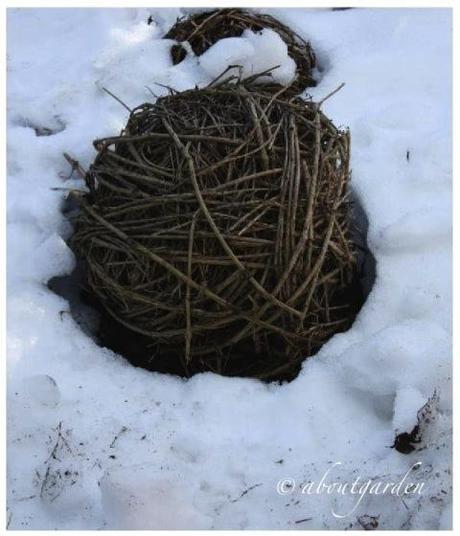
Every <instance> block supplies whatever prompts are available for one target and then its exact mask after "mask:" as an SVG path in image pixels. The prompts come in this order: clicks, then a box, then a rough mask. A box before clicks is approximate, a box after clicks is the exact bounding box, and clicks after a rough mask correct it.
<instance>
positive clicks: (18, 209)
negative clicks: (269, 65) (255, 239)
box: [8, 9, 452, 529]
mask: <svg viewBox="0 0 460 536" xmlns="http://www.w3.org/2000/svg"><path fill="white" fill-rule="evenodd" d="M150 14H152V16H153V18H154V21H155V22H154V23H153V24H151V25H147V24H146V21H147V18H148V16H149V15H150ZM179 14H180V12H179V10H175V9H169V10H156V11H147V10H143V9H140V10H136V9H115V10H100V9H91V10H89V9H88V10H85V9H77V10H75V9H65V10H64V9H63V10H51V9H46V10H35V9H23V10H21V9H11V10H9V16H8V112H9V114H8V132H9V136H8V143H9V157H8V165H9V169H8V253H9V255H8V382H9V388H8V404H9V410H8V417H9V423H8V427H9V428H8V431H9V446H8V470H9V479H8V522H9V527H10V528H14V529H24V528H28V529H46V528H48V529H53V528H61V529H90V528H91V529H99V528H144V529H147V528H158V529H159V528H214V529H221V528H223V529H250V528H270V529H274V528H280V529H283V528H299V529H307V528H308V529H312V528H316V529H323V528H339V529H343V528H349V527H353V528H361V527H362V525H363V523H366V522H369V521H372V517H376V518H377V520H378V523H379V528H392V529H396V528H401V527H402V528H413V529H414V528H421V529H436V528H448V527H449V526H450V523H451V513H452V509H451V506H450V503H451V497H450V476H449V467H450V416H451V413H450V412H451V386H450V373H451V364H450V359H451V268H450V266H451V168H450V161H451V132H450V115H451V108H450V103H451V93H450V87H451V73H450V64H451V29H450V28H451V27H450V12H449V11H447V10H433V9H430V10H426V11H424V10H382V9H379V10H362V9H353V10H349V11H338V12H332V11H329V10H317V11H314V10H313V11H312V10H272V14H274V15H275V16H278V17H279V18H280V19H281V20H282V21H283V22H285V23H287V24H289V25H291V27H292V28H293V29H294V30H296V31H297V32H298V33H300V34H302V35H303V36H304V37H306V38H307V39H311V41H312V44H313V46H314V48H315V50H316V51H317V53H318V57H319V62H320V65H321V66H322V71H320V72H318V79H319V84H318V86H317V87H316V88H315V89H314V90H313V91H312V94H313V96H314V97H317V98H321V97H323V96H325V95H327V94H328V93H329V92H330V91H331V90H333V89H334V88H335V87H337V86H338V85H339V83H341V82H346V86H345V88H344V89H343V90H341V91H340V92H339V93H338V94H337V95H336V96H334V98H331V99H330V100H328V101H327V102H326V103H325V105H324V110H325V112H326V113H327V114H328V115H329V116H330V117H332V118H333V120H334V121H335V123H336V124H338V125H346V126H349V127H350V129H351V132H352V168H353V185H354V188H355V190H356V192H357V193H358V195H359V196H360V198H361V200H362V203H363V205H364V207H365V209H366V211H367V214H368V217H369V220H370V228H369V243H370V247H371V249H372V252H373V253H374V255H375V257H376V259H377V279H376V283H375V286H374V288H373V290H372V293H371V295H370V296H369V299H368V300H367V303H366V304H365V306H364V308H363V309H362V311H361V313H360V314H359V316H358V318H357V320H356V322H355V324H354V325H353V327H352V329H350V330H349V331H348V332H347V333H344V334H341V335H336V336H335V337H333V338H332V339H331V340H330V342H329V343H328V344H327V345H325V346H324V347H323V349H322V350H321V351H320V352H319V354H318V355H317V356H316V357H315V358H313V359H310V360H308V361H307V362H306V363H305V364H304V367H303V370H302V372H301V374H300V375H299V377H298V378H297V379H296V380H294V381H293V382H292V383H290V384H288V385H283V386H279V385H275V384H273V385H265V384H262V383H259V382H257V381H254V380H249V379H235V378H233V379H230V378H224V377H219V376H216V375H214V374H211V373H206V374H199V375H197V376H194V377H193V378H192V379H190V380H188V381H185V380H182V379H180V378H177V377H172V376H167V375H162V374H155V373H150V372H146V371H144V370H141V369H135V368H133V367H132V366H131V365H130V364H129V363H127V362H126V361H125V360H124V359H122V358H121V357H119V356H117V355H114V354H113V353H112V352H110V351H109V350H107V349H103V348H100V347H98V346H97V345H96V344H95V343H94V342H93V341H92V340H91V338H89V337H88V336H87V335H86V334H85V333H84V332H83V331H82V330H81V329H80V327H79V326H78V324H77V323H76V322H75V321H74V320H73V318H72V317H71V315H70V314H68V310H69V304H68V303H67V302H66V301H65V300H64V299H62V298H60V297H58V296H57V295H55V294H53V293H52V292H51V291H50V290H48V289H47V287H46V282H47V281H48V280H49V279H50V278H51V277H54V276H57V275H62V274H69V273H70V272H71V271H72V269H73V267H74V257H73V255H72V253H71V251H70V250H69V249H68V247H67V246H66V244H65V240H66V239H67V238H68V237H69V235H70V232H71V229H70V228H69V224H68V223H67V222H66V221H65V218H64V217H63V215H62V214H61V212H60V209H61V204H62V200H63V196H64V192H63V191H60V190H53V188H62V187H79V188H81V187H82V181H81V180H78V179H77V178H72V179H70V180H69V181H67V182H65V181H64V180H63V179H62V175H66V174H68V172H69V168H68V165H67V164H66V163H65V161H64V160H63V158H62V153H63V152H64V151H67V152H70V153H71V154H72V156H73V157H74V158H77V159H78V160H79V162H80V163H81V164H82V165H83V166H84V167H87V166H89V164H90V163H91V161H92V159H93V158H94V150H93V148H92V144H91V142H92V140H93V139H95V138H97V137H101V136H107V135H111V134H113V133H116V132H118V131H119V130H120V129H121V127H122V126H123V124H124V123H125V121H126V118H127V113H126V110H124V109H123V108H122V107H121V106H120V105H119V104H118V103H117V102H116V101H114V100H113V99H112V98H110V97H109V96H108V95H107V94H106V93H104V92H103V91H102V89H101V88H102V87H103V86H104V87H106V88H108V89H109V90H110V91H112V92H113V93H115V94H116V95H117V96H119V97H120V98H122V99H123V100H124V101H125V102H126V103H127V104H128V105H129V106H135V105H137V104H140V103H141V102H144V101H145V100H148V99H151V98H152V95H151V93H150V91H149V90H148V89H147V87H148V88H150V89H151V91H153V92H154V93H155V94H157V95H161V94H164V93H165V92H166V91H167V90H166V89H165V88H164V87H162V86H159V85H156V84H155V83H160V84H164V85H169V86H173V87H175V88H176V89H178V90H184V89H188V88H192V87H194V86H195V85H196V84H198V85H202V84H205V83H207V82H209V81H210V80H211V79H212V77H213V76H214V75H215V74H216V72H217V70H218V69H217V67H216V65H217V64H218V63H219V58H218V57H216V56H218V52H219V50H220V48H219V46H216V47H213V49H211V50H210V51H209V52H208V53H207V58H208V59H207V60H206V55H205V57H204V58H202V60H201V62H199V61H198V60H197V58H194V57H189V58H188V59H187V60H185V61H184V62H183V63H181V64H180V65H178V66H175V67H173V66H172V64H171V61H170V57H169V46H170V42H168V41H165V40H161V39H160V37H161V35H162V34H163V32H164V31H165V30H166V29H167V28H168V27H169V26H170V25H171V24H172V23H173V22H174V21H175V18H176V16H178V15H179ZM332 30H333V31H332ZM245 39H246V45H247V44H248V43H249V44H251V46H252V47H254V48H255V49H256V54H259V53H260V50H259V49H257V43H256V42H255V41H256V40H257V39H261V37H260V36H259V37H257V38H256V37H252V39H253V42H250V40H249V41H248V39H247V37H245ZM278 44H279V43H278ZM246 45H242V46H241V42H240V44H239V46H240V48H244V46H246ZM247 48H248V47H247ZM267 50H268V51H269V50H270V49H269V48H268V49H265V54H266V53H267ZM234 51H235V54H236V55H238V54H237V52H238V51H236V49H234V48H233V45H229V46H228V49H227V47H226V52H229V53H233V52H234ZM240 52H241V50H239V52H238V53H240ZM246 52H248V50H246ZM261 53H262V54H264V52H261ZM212 55H214V56H213V57H211V60H212V61H210V60H209V57H210V56H212ZM252 57H255V55H254V53H252ZM240 59H241V58H240ZM268 60H269V58H268ZM268 60H267V58H266V57H263V58H262V60H261V61H262V63H264V62H265V63H264V65H265V64H266V62H267V61H268ZM232 61H233V59H232ZM207 62H208V63H207ZM200 63H201V64H200ZM222 63H225V60H224V59H222ZM211 64H212V65H211ZM210 65H211V67H210ZM34 125H38V126H41V127H46V128H49V129H51V130H56V133H55V134H54V135H50V136H40V137H37V136H36V133H35V130H34V128H33V126H34ZM62 126H64V129H63V130H62ZM59 130H60V131H59ZM435 389H436V390H437V392H438V394H439V395H440V402H439V410H438V411H436V412H435V418H434V419H431V421H430V423H429V424H428V425H427V427H426V428H427V429H426V430H425V433H424V438H423V441H422V443H421V444H418V445H416V446H417V450H415V451H414V452H412V453H411V454H409V455H404V454H400V453H398V452H397V451H396V450H395V449H392V448H389V447H390V446H391V445H392V444H393V441H394V437H395V434H397V433H400V432H404V431H407V432H408V433H409V432H410V431H411V429H412V428H413V426H414V425H415V424H416V423H417V410H418V409H419V408H420V407H421V406H422V405H423V404H424V403H425V402H426V400H427V399H428V398H429V397H430V396H431V395H432V394H433V391H434V390H435ZM417 461H420V462H422V465H421V467H420V468H419V469H418V470H417V471H413V472H412V473H411V480H412V481H414V480H415V481H417V482H422V481H423V482H424V483H425V487H424V489H423V493H421V494H420V495H411V496H406V497H403V498H401V497H398V496H395V495H390V494H386V495H380V496H376V495H369V494H367V495H365V496H364V497H363V499H362V501H361V502H360V504H359V506H358V508H356V509H355V510H354V511H352V512H351V513H350V514H349V515H345V514H346V513H347V512H349V511H350V510H352V507H353V505H354V504H355V503H356V502H357V498H356V497H352V496H350V495H344V496H340V495H338V494H337V493H331V494H327V493H325V492H323V493H312V494H309V495H305V494H301V493H300V491H299V485H300V484H301V483H304V484H305V483H308V482H309V481H315V482H316V483H318V482H319V481H320V479H321V477H322V476H323V475H324V473H325V472H326V471H327V470H328V469H330V473H329V476H327V478H326V481H327V482H329V483H330V482H335V481H340V482H353V481H354V480H355V479H356V477H357V476H360V478H361V480H362V481H366V480H367V479H369V478H374V479H376V478H380V477H382V478H383V477H385V478H384V480H385V479H386V480H392V481H399V480H400V479H401V478H402V476H403V475H404V474H405V473H406V472H407V471H408V469H409V468H410V467H411V466H412V465H413V464H414V463H415V462H417ZM337 462H341V465H339V464H338V463H337ZM286 478H290V479H294V480H295V485H294V488H293V489H292V492H291V493H289V490H290V488H287V489H288V493H286V494H284V495H283V494H280V493H278V492H277V483H278V481H279V480H280V479H286ZM283 489H284V490H285V489H286V488H283ZM332 510H334V511H335V512H336V514H341V515H344V517H335V516H334V515H333V514H332V512H331V511H332ZM366 516H367V517H366Z"/></svg>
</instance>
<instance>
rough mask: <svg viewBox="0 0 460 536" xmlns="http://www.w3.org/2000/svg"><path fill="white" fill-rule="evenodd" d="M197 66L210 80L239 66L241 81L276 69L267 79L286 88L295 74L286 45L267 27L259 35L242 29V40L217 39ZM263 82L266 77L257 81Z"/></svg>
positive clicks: (231, 38) (230, 38)
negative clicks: (231, 67) (228, 69)
mask: <svg viewBox="0 0 460 536" xmlns="http://www.w3.org/2000/svg"><path fill="white" fill-rule="evenodd" d="M199 64H200V66H201V67H202V68H203V69H204V70H205V72H206V73H207V74H208V75H209V76H211V77H212V78H216V77H217V76H219V75H220V74H221V73H223V72H224V71H225V69H227V67H230V66H235V65H238V66H240V67H241V75H242V77H243V78H246V77H248V76H251V75H253V74H258V73H262V72H264V71H266V70H267V69H271V68H273V67H277V68H276V69H275V70H274V71H273V74H272V77H270V79H271V80H273V81H274V82H278V83H279V84H283V85H289V84H290V83H291V82H292V81H293V80H294V78H295V73H296V64H295V61H294V60H293V59H292V58H291V57H290V56H289V55H288V48H287V45H286V43H285V42H284V41H283V40H282V39H281V37H280V36H279V35H278V34H277V33H276V32H275V31H274V30H271V29H269V28H265V29H264V30H261V31H260V32H253V31H252V30H245V31H244V32H243V34H242V35H241V37H227V38H225V39H220V40H219V41H217V42H216V43H215V44H214V45H212V46H211V47H210V48H208V50H206V52H204V53H203V54H202V55H201V56H200V57H199ZM235 72H236V70H235ZM229 74H230V73H229ZM266 81H267V77H261V78H260V80H259V82H260V83H263V82H266Z"/></svg>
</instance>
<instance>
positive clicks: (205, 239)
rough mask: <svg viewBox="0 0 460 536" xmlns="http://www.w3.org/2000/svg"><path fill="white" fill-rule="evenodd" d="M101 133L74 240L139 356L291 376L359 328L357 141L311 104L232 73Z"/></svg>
mask: <svg viewBox="0 0 460 536" xmlns="http://www.w3.org/2000/svg"><path fill="white" fill-rule="evenodd" d="M94 143H95V147H96V149H97V151H98V155H97V157H96V159H95V161H94V163H93V164H92V166H91V167H90V169H89V171H88V173H87V177H86V180H87V184H88V186H89V190H90V191H89V193H87V194H85V195H84V196H83V197H82V199H81V202H80V206H81V212H80V215H79V216H78V219H77V221H76V227H75V234H74V236H73V240H72V245H73V248H74V250H75V251H76V253H77V255H78V257H80V258H81V259H83V260H84V261H85V265H86V284H87V289H88V292H89V293H91V294H92V295H93V296H94V297H96V299H97V301H98V303H99V304H100V305H101V307H102V309H103V310H104V311H106V312H107V313H108V314H109V315H110V318H111V319H112V320H113V325H112V327H111V336H112V337H113V338H116V337H118V338H119V339H120V337H121V338H122V339H123V340H124V342H125V343H126V344H125V348H124V353H125V354H126V355H127V356H128V357H130V355H131V356H132V359H133V361H135V362H136V364H138V365H142V366H144V367H147V368H151V369H159V370H168V371H174V372H178V373H181V374H183V375H190V374H193V373H195V372H197V371H203V370H211V371H214V372H218V373H221V374H228V375H241V376H252V377H258V378H262V379H273V378H284V377H286V378H288V377H292V376H293V375H295V373H296V372H297V371H298V370H299V366H300V363H301V361H302V359H304V357H306V356H309V355H312V354H313V353H315V352H316V351H317V350H318V348H320V347H321V345H322V344H323V343H324V342H325V341H326V340H327V339H329V338H330V337H331V336H332V335H333V334H334V333H336V332H339V331H343V330H345V329H347V328H348V327H349V326H350V324H351V322H352V320H353V318H354V314H355V311H354V308H353V307H351V303H350V292H349V291H350V284H351V281H352V279H353V277H354V273H355V256H354V249H353V245H352V243H351V241H350V230H349V226H350V206H349V202H348V199H347V184H348V180H349V146H350V138H349V133H348V132H347V131H342V130H339V129H337V128H336V127H335V126H334V125H333V123H332V122H331V121H330V120H329V119H328V118H327V117H326V116H325V115H324V114H323V113H322V112H321V111H320V108H319V106H318V105H317V104H315V103H313V102H309V101H305V100H303V99H301V98H300V97H297V98H294V99H291V100H286V99H283V98H282V95H281V94H279V93H273V92H272V91H267V90H265V89H264V88H261V87H260V86H255V87H250V81H247V82H245V83H234V82H233V81H224V82H223V83H221V84H220V85H217V86H214V87H208V88H205V89H197V90H191V91H186V92H183V93H177V94H175V93H172V94H170V95H168V96H166V97H162V98H159V99H158V100H157V101H156V102H155V104H149V103H147V104H143V105H141V106H139V107H138V108H136V109H135V110H133V111H132V113H131V115H130V117H129V121H128V123H127V125H126V128H125V129H124V131H123V132H122V133H121V134H120V135H119V136H114V137H112V138H106V139H100V140H96V141H95V142H94ZM109 338H110V337H109ZM128 339H129V342H127V341H128ZM109 343H110V341H109V342H107V334H106V344H109ZM120 344H121V343H120Z"/></svg>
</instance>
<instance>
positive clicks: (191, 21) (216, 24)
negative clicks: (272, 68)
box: [164, 8, 316, 94]
mask: <svg viewBox="0 0 460 536" xmlns="http://www.w3.org/2000/svg"><path fill="white" fill-rule="evenodd" d="M264 28H268V29H270V30H274V31H275V32H277V33H278V35H279V36H280V37H281V39H282V40H283V41H284V42H285V43H286V45H287V48H288V54H289V56H290V57H291V58H292V59H293V60H294V61H295V62H296V65H297V72H296V78H295V80H294V82H293V83H292V84H291V86H290V88H289V90H288V91H289V92H290V93H291V94H299V93H301V92H302V91H303V90H304V89H305V88H307V87H313V86H315V85H316V82H315V80H314V78H313V69H314V68H315V67H316V56H315V53H314V51H313V48H312V46H311V45H310V43H309V42H308V41H305V39H303V38H302V37H301V36H300V35H298V34H297V33H295V32H294V31H293V30H291V28H289V27H288V26H286V25H285V24H283V23H281V22H280V21H279V20H277V19H275V18H274V17H272V16H271V15H267V14H264V13H258V12H257V11H248V10H243V9H238V8H226V9H216V10H214V11H206V12H201V13H194V14H192V15H190V16H187V17H184V18H182V19H179V20H178V21H177V22H176V24H174V26H173V27H172V28H171V29H170V30H169V31H168V32H167V33H166V35H165V36H164V38H165V39H174V40H175V41H178V43H183V42H188V43H189V45H190V46H191V48H192V50H193V52H194V53H195V54H196V55H197V56H200V55H201V54H203V52H205V51H206V50H208V48H209V47H211V46H212V45H214V44H215V43H216V42H217V41H219V40H220V39H223V38H226V37H240V36H241V35H242V34H243V32H244V30H252V31H254V32H259V31H261V30H263V29H264ZM186 55H187V52H186V50H185V48H184V47H183V46H182V45H180V44H177V45H174V46H172V47H171V57H172V61H173V63H174V64H175V65H176V64H177V63H180V62H181V61H182V60H183V59H184V58H185V57H186Z"/></svg>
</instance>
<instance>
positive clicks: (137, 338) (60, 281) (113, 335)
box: [48, 192, 376, 381]
mask: <svg viewBox="0 0 460 536" xmlns="http://www.w3.org/2000/svg"><path fill="white" fill-rule="evenodd" d="M351 197H352V201H351V203H352V222H353V225H352V240H353V242H354V243H355V245H356V250H357V271H356V278H355V280H354V281H353V284H352V285H350V286H349V288H348V289H347V293H346V294H347V296H346V299H348V300H350V302H351V303H352V304H353V310H354V314H355V315H356V314H358V312H359V310H360V309H361V307H362V305H363V304H364V302H365V301H366V299H367V297H368V295H369V293H370V292H371V290H372V287H373V284H374V282H375V268H376V261H375V258H374V256H373V255H372V252H371V251H370V250H369V248H368V245H367V240H366V238H367V231H368V225H369V224H368V218H367V216H366V213H365V211H364V208H363V206H362V204H361V202H360V200H359V198H358V196H357V195H356V194H354V193H353V192H352V195H351ZM63 213H64V214H65V215H66V216H68V215H69V214H75V203H74V202H73V201H72V200H71V198H69V199H67V200H66V201H65V203H64V205H63ZM85 273H86V268H85V263H83V262H81V261H80V262H78V263H77V266H76V268H75V270H74V271H73V272H72V274H70V275H68V276H63V277H54V278H52V279H51V280H50V281H49V283H48V287H49V288H50V290H52V291H53V292H55V293H56V294H58V295H59V296H62V297H63V298H64V299H66V300H67V301H68V303H69V307H70V314H71V315H72V317H73V319H74V320H75V322H76V323H77V324H78V325H79V326H80V328H81V330H82V331H83V332H84V333H85V334H86V335H88V336H90V337H91V338H92V339H93V340H94V341H95V342H96V343H97V344H98V345H100V346H103V347H107V348H110V349H111V350H113V351H114V352H116V353H117V354H120V355H122V356H123V357H125V358H126V359H128V361H130V363H131V364H132V365H134V366H138V367H142V368H147V369H149V370H152V371H157V372H164V373H169V374H175V375H178V376H184V375H185V374H184V368H183V364H182V363H181V361H180V360H178V359H177V357H176V358H173V359H171V356H168V355H156V356H155V357H154V359H153V360H152V361H151V363H150V366H147V367H146V365H145V351H146V350H145V349H146V348H148V346H149V343H150V341H149V340H148V339H147V338H146V337H143V336H142V335H140V334H133V333H132V332H131V331H130V330H129V329H127V328H125V327H124V326H122V325H121V324H119V323H118V322H116V321H115V320H114V319H113V318H112V317H111V316H110V315H109V314H107V312H106V310H105V309H104V308H103V307H102V305H101V303H100V302H99V301H98V300H97V299H95V298H94V296H93V295H92V294H91V292H90V291H89V290H88V288H87V285H86V284H85ZM242 357H244V354H242ZM253 357H254V356H253V348H248V349H247V354H246V358H249V359H250V358H253ZM301 365H302V363H301V362H300V363H299V364H298V366H297V367H296V368H295V369H293V370H291V371H289V374H287V375H280V376H279V377H275V378H269V379H270V380H273V379H275V380H280V381H291V380H292V379H294V378H295V377H296V376H297V375H298V373H299V372H300V368H301ZM205 370H207V369H206V368H204V367H202V368H200V367H198V368H197V369H196V370H195V371H189V373H188V375H192V374H193V373H196V372H202V371H205ZM230 375H231V374H230Z"/></svg>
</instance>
